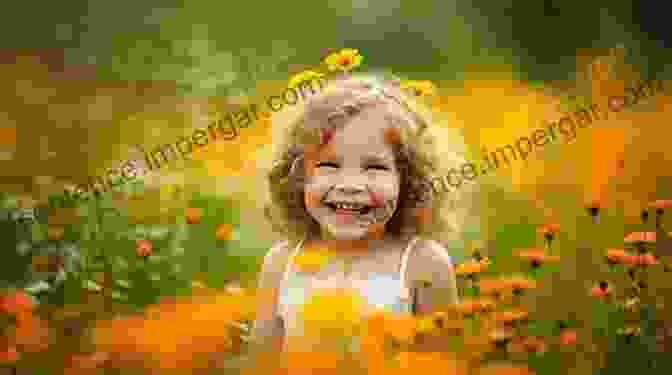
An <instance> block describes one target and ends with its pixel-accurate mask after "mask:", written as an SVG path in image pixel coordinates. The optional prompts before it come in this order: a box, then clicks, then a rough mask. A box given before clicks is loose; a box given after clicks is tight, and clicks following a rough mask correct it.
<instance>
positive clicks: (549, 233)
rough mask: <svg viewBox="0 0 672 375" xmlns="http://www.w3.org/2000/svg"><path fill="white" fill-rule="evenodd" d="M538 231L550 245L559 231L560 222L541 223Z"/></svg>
mask: <svg viewBox="0 0 672 375" xmlns="http://www.w3.org/2000/svg"><path fill="white" fill-rule="evenodd" d="M539 231H540V232H541V234H542V235H543V236H544V238H545V239H546V243H547V244H548V245H549V246H550V245H551V243H552V242H553V238H555V235H556V234H557V233H558V232H559V231H560V224H546V225H542V226H541V228H539Z"/></svg>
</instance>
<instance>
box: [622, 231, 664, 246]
mask: <svg viewBox="0 0 672 375" xmlns="http://www.w3.org/2000/svg"><path fill="white" fill-rule="evenodd" d="M623 241H624V242H625V243H635V244H636V243H654V242H656V232H633V233H630V234H628V235H627V236H625V239H623Z"/></svg>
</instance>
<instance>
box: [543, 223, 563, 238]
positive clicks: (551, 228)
mask: <svg viewBox="0 0 672 375" xmlns="http://www.w3.org/2000/svg"><path fill="white" fill-rule="evenodd" d="M539 231H540V232H541V233H542V234H544V235H545V234H547V233H551V234H556V233H558V232H559V231H560V224H544V225H542V226H541V227H540V228H539Z"/></svg>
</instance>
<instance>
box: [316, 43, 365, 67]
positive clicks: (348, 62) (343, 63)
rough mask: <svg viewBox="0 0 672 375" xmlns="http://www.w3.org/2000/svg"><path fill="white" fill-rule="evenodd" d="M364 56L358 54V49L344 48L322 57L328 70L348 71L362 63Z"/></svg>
mask: <svg viewBox="0 0 672 375" xmlns="http://www.w3.org/2000/svg"><path fill="white" fill-rule="evenodd" d="M363 60H364V57H363V56H362V55H360V54H359V50H356V49H352V48H344V49H342V50H340V51H338V52H335V53H332V54H330V55H329V56H327V57H326V58H325V59H324V63H325V64H327V67H328V68H329V70H330V71H335V70H340V71H343V72H349V71H351V70H352V69H353V68H356V67H358V66H360V65H361V64H362V61H363Z"/></svg>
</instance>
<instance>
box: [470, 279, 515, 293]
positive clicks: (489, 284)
mask: <svg viewBox="0 0 672 375" xmlns="http://www.w3.org/2000/svg"><path fill="white" fill-rule="evenodd" d="M478 289H479V290H480V291H481V293H483V294H497V293H502V292H504V291H506V290H508V289H509V283H508V282H507V281H506V280H504V279H485V280H479V282H478Z"/></svg>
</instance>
